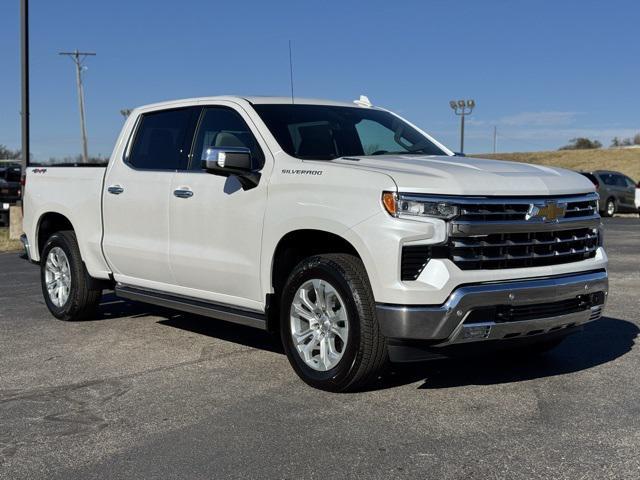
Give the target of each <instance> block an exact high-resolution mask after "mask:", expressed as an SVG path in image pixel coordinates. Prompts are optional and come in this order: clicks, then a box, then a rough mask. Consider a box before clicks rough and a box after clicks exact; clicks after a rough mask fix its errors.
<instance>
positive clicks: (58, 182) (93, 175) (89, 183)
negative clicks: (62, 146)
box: [24, 165, 109, 278]
mask: <svg viewBox="0 0 640 480" xmlns="http://www.w3.org/2000/svg"><path fill="white" fill-rule="evenodd" d="M105 172H106V166H104V165H87V166H82V167H81V168H79V167H74V166H48V165H47V166H29V167H28V168H27V171H26V185H25V191H24V199H25V201H24V230H25V233H26V234H27V238H28V239H29V241H30V244H31V256H32V259H33V260H35V261H39V259H40V255H39V253H40V252H39V250H40V248H41V247H42V242H41V240H40V239H39V238H38V236H37V232H38V226H39V224H40V222H41V219H42V218H47V217H43V216H44V215H46V214H48V213H50V212H55V214H60V215H64V216H66V217H67V218H68V219H69V221H70V222H71V224H72V225H73V228H74V230H75V232H76V236H77V238H78V244H79V245H80V252H81V253H82V258H83V259H84V261H85V264H86V266H87V269H88V270H89V271H90V272H91V274H92V276H95V277H97V278H108V275H109V269H108V267H107V265H106V263H105V260H104V257H103V255H102V247H101V241H102V191H103V184H104V176H105ZM55 214H54V215H55Z"/></svg>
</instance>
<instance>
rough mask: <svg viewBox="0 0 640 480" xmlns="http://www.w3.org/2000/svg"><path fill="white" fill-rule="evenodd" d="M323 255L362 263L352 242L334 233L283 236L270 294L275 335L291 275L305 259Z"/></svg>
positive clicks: (269, 314) (272, 269)
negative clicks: (342, 256) (281, 299)
mask: <svg viewBox="0 0 640 480" xmlns="http://www.w3.org/2000/svg"><path fill="white" fill-rule="evenodd" d="M323 253H347V254H350V255H354V256H356V257H358V258H359V259H361V260H362V256H361V255H360V253H359V252H358V250H357V249H356V247H355V246H354V245H353V243H352V242H351V241H349V240H348V239H347V238H345V237H344V236H343V235H340V234H337V233H335V232H331V231H327V230H320V229H313V228H301V229H297V230H292V231H289V232H287V233H286V234H284V235H283V236H282V237H281V238H280V240H279V241H278V243H277V245H276V246H275V248H274V250H273V255H272V256H271V265H270V270H269V287H270V289H269V291H270V292H271V293H269V294H267V328H268V330H269V331H272V332H275V331H277V329H278V322H279V314H278V312H279V305H278V304H279V297H280V292H281V290H282V287H283V286H284V284H285V282H286V280H287V278H288V276H289V274H290V273H291V271H292V270H293V269H294V268H295V266H296V265H297V264H298V263H300V261H302V260H303V259H304V258H307V257H309V256H312V255H321V254H323Z"/></svg>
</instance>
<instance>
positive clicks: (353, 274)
mask: <svg viewBox="0 0 640 480" xmlns="http://www.w3.org/2000/svg"><path fill="white" fill-rule="evenodd" d="M600 225H601V222H600V217H599V215H598V197H597V194H596V193H595V192H594V186H593V184H592V183H591V182H590V181H589V180H588V179H586V178H584V177H583V176H582V175H579V174H577V173H574V172H570V171H567V170H562V169H558V168H550V167H543V166H536V165H527V164H523V163H512V162H504V161H496V160H485V159H476V158H466V157H462V156H456V155H455V154H454V153H453V152H452V151H450V150H449V149H448V148H446V147H445V146H443V145H442V144H440V143H438V142H437V141H436V140H434V139H433V138H432V137H430V136H429V135H427V134H426V133H425V132H423V131H421V130H420V129H419V128H417V127H416V126H414V125H412V124H411V123H409V122H407V121H406V120H404V119H402V118H401V117H399V116H398V115H395V114H393V113H391V112H389V111H387V110H384V109H381V108H376V107H373V106H372V105H371V104H369V103H368V102H367V100H366V98H365V97H363V98H362V99H361V100H360V101H358V102H356V104H355V105H354V104H348V103H339V102H331V101H319V100H308V99H299V98H296V99H295V102H292V101H291V99H288V98H269V97H235V96H234V97H231V96H228V97H227V96H225V97H209V98H197V99H190V100H179V101H172V102H166V103H159V104H155V105H149V106H145V107H141V108H138V109H135V110H134V111H133V112H132V113H131V115H130V117H129V118H128V119H127V121H126V123H125V125H124V127H123V129H122V132H121V134H120V136H119V138H118V140H117V143H116V145H115V148H114V150H113V153H112V155H111V158H110V160H109V163H108V165H106V166H102V167H95V166H94V167H91V166H85V167H52V166H38V167H35V166H31V167H29V168H28V171H27V178H26V187H25V198H24V231H25V235H24V236H23V242H24V245H25V250H26V253H27V255H28V257H29V258H30V259H31V260H32V261H33V262H37V263H39V264H40V266H41V277H42V290H43V293H44V298H45V300H46V304H47V306H48V307H49V309H50V311H51V313H52V314H53V315H54V316H55V317H57V318H60V319H63V320H82V319H87V318H91V316H92V315H93V314H94V312H95V309H96V307H97V306H98V304H99V302H100V297H101V294H102V291H103V290H104V289H114V290H115V293H116V294H117V295H119V296H121V297H124V298H128V299H133V300H139V301H143V302H149V303H154V304H158V305H163V306H165V307H171V308H176V309H180V310H183V311H187V312H192V313H196V314H200V315H207V316H210V317H214V318H217V319H220V320H225V321H229V322H237V323H240V324H244V325H249V326H252V327H256V328H261V329H265V330H269V331H273V332H279V334H280V337H281V340H282V344H283V346H284V350H285V351H286V353H287V356H288V358H289V360H290V362H291V365H292V366H293V368H294V370H295V371H296V372H297V374H298V375H299V376H300V377H301V378H302V379H303V380H304V381H306V382H307V383H309V384H310V385H313V386H315V387H318V388H322V389H326V390H331V391H346V390H354V389H358V388H362V387H363V386H364V385H366V384H367V383H369V382H370V381H372V380H373V379H375V378H377V376H378V375H379V373H380V371H381V368H382V367H383V365H385V364H386V362H387V361H388V360H391V361H396V362H399V361H414V360H422V359H426V358H433V357H434V356H435V357H440V356H446V355H450V354H452V353H454V352H456V351H459V350H461V349H462V350H465V349H469V348H470V347H471V346H472V345H475V346H476V347H477V346H479V345H480V344H483V345H487V346H488V345H498V346H499V345H503V346H509V347H512V348H517V349H521V350H522V351H527V352H535V351H543V350H545V349H549V348H551V347H553V346H555V345H556V344H557V343H559V342H560V341H561V340H562V339H563V338H564V337H565V336H566V335H568V334H569V333H571V332H574V331H576V330H578V329H580V327H581V326H582V325H583V324H585V323H586V322H589V321H592V320H596V319H598V318H599V317H600V316H601V314H602V310H603V307H604V304H605V300H606V296H607V288H608V281H607V270H606V269H607V256H606V254H605V252H604V249H603V248H602V236H601V232H600ZM474 350H477V348H474ZM481 350H482V348H481Z"/></svg>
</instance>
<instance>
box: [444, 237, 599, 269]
mask: <svg viewBox="0 0 640 480" xmlns="http://www.w3.org/2000/svg"><path fill="white" fill-rule="evenodd" d="M597 248H598V230H597V229H591V228H580V229H574V230H560V231H556V232H525V233H496V234H491V235H485V236H480V237H456V238H453V239H452V240H451V241H450V244H449V255H448V258H449V259H450V260H451V261H453V263H455V264H456V265H457V266H458V267H459V268H460V269H462V270H477V269H489V270H495V269H501V268H522V267H539V266H544V265H557V264H560V263H569V262H577V261H580V260H584V259H587V258H592V257H593V256H595V253H596V249H597Z"/></svg>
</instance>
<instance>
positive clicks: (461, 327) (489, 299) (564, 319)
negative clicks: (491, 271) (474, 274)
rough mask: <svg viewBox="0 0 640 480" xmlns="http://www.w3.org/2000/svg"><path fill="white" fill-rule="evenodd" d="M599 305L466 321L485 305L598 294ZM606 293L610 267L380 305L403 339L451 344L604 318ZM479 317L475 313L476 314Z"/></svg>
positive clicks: (390, 331) (384, 322)
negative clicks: (438, 299) (434, 301)
mask: <svg viewBox="0 0 640 480" xmlns="http://www.w3.org/2000/svg"><path fill="white" fill-rule="evenodd" d="M600 292H602V293H603V294H604V295H603V301H602V303H601V304H598V305H592V306H590V307H588V308H585V309H584V310H581V311H577V312H571V313H568V314H565V315H557V316H545V315H541V318H534V319H526V320H516V321H495V320H494V319H492V320H489V321H482V319H481V318H480V319H479V318H474V319H473V323H471V322H465V320H467V319H468V317H469V315H470V314H471V313H472V312H473V311H474V310H476V309H479V308H483V307H494V306H506V307H510V306H512V307H518V306H524V305H544V304H549V303H553V302H558V301H561V300H569V299H573V298H576V297H582V296H587V295H590V294H598V293H600ZM607 293H608V279H607V272H606V271H596V272H589V273H583V274H577V275H568V276H561V277H549V278H541V279H531V280H520V281H509V282H496V283H483V284H478V285H468V286H463V287H460V288H458V289H457V290H455V291H454V292H453V293H452V294H451V295H450V296H449V298H448V300H447V301H446V302H445V303H444V304H443V305H438V306H431V305H427V306H406V305H386V304H378V305H377V306H376V311H377V316H378V322H379V323H380V327H381V330H382V333H383V334H384V335H385V336H386V337H389V338H394V339H402V340H429V341H430V343H431V344H432V345H433V346H447V345H452V344H458V343H467V342H476V341H482V340H502V339H509V338H517V337H524V336H527V337H528V336H534V335H541V334H545V333H550V332H555V331H558V330H561V329H563V328H570V327H575V326H578V325H582V324H584V323H587V322H589V321H592V320H596V319H598V318H600V316H601V315H602V310H603V308H604V300H605V299H606V295H607ZM476 317H477V315H476Z"/></svg>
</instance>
